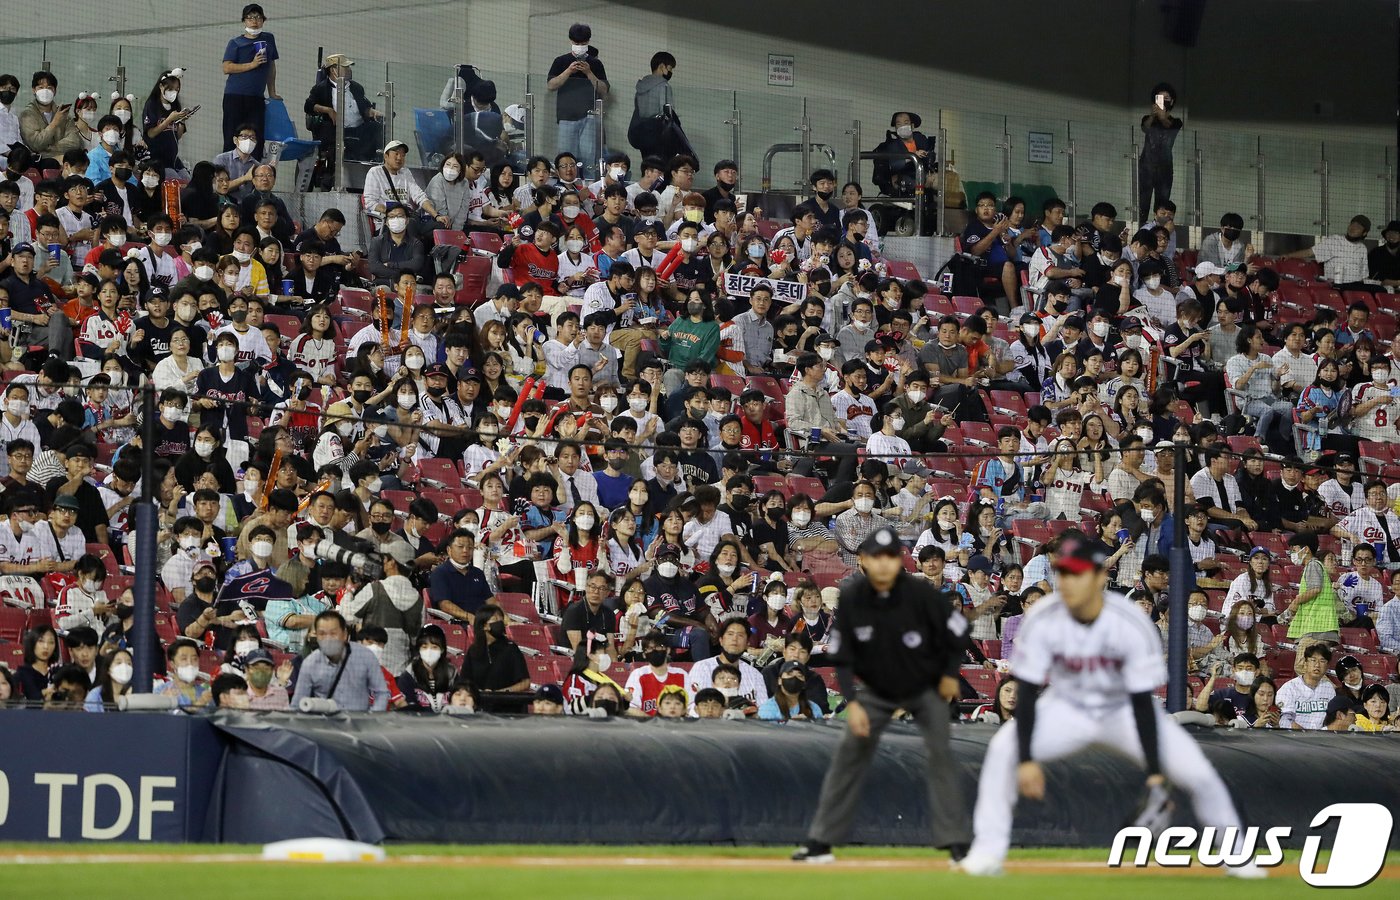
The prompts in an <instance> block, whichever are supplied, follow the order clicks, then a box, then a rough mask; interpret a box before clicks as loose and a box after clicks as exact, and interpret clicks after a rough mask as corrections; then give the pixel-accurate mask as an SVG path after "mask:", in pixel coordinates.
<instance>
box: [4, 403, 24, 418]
mask: <svg viewBox="0 0 1400 900" xmlns="http://www.w3.org/2000/svg"><path fill="white" fill-rule="evenodd" d="M5 410H6V411H7V412H9V414H10V415H12V416H15V417H17V418H20V419H23V418H24V417H25V416H27V415H29V401H28V400H11V401H9V402H8V403H6V404H5Z"/></svg>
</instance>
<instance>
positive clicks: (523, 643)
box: [506, 625, 554, 657]
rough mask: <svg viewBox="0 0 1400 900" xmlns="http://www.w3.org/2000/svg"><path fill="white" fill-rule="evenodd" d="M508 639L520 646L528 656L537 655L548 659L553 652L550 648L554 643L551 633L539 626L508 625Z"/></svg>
mask: <svg viewBox="0 0 1400 900" xmlns="http://www.w3.org/2000/svg"><path fill="white" fill-rule="evenodd" d="M506 637H508V638H510V639H511V640H512V641H515V643H517V644H519V645H520V649H521V650H523V651H524V652H525V653H526V655H529V654H531V653H536V654H539V655H540V656H545V657H548V656H549V655H550V654H551V653H552V652H553V651H552V650H551V649H550V647H551V645H552V644H553V643H554V642H553V641H552V640H551V639H550V637H549V632H548V631H546V630H545V629H544V628H543V627H541V626H539V625H507V626H506Z"/></svg>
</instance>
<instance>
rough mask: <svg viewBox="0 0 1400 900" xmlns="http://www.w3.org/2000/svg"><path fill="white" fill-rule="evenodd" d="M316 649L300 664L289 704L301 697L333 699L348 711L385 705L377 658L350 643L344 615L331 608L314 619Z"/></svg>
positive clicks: (298, 702) (382, 681)
mask: <svg viewBox="0 0 1400 900" xmlns="http://www.w3.org/2000/svg"><path fill="white" fill-rule="evenodd" d="M313 627H314V630H315V634H316V651H315V652H314V653H311V654H309V655H308V656H307V657H306V658H305V660H304V661H303V662H302V664H301V671H300V672H299V673H298V675H297V684H296V691H295V693H294V694H293V695H292V704H293V705H294V706H297V707H298V708H299V707H300V705H301V702H302V700H303V699H306V698H312V699H323V700H324V699H329V700H334V701H335V704H336V706H337V707H338V708H339V709H341V710H345V711H347V712H365V711H366V710H371V709H372V710H383V709H385V708H387V705H388V692H387V691H386V690H385V689H384V680H383V676H382V675H381V674H380V672H381V670H380V666H379V659H378V657H376V656H375V655H374V654H373V653H372V652H370V650H369V649H368V648H366V647H364V646H362V645H360V644H355V643H351V642H350V629H349V626H348V625H347V624H346V622H345V618H344V617H343V616H341V614H340V613H338V612H336V611H334V610H326V611H325V612H322V613H318V614H317V616H316V619H315V624H314V626H313Z"/></svg>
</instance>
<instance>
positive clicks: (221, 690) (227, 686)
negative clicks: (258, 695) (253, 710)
mask: <svg viewBox="0 0 1400 900" xmlns="http://www.w3.org/2000/svg"><path fill="white" fill-rule="evenodd" d="M209 697H210V700H211V701H212V702H213V705H214V706H215V707H216V708H218V709H249V708H250V707H249V706H248V682H247V681H246V680H244V678H243V676H242V675H235V674H233V673H231V672H224V673H222V674H220V675H218V676H216V677H215V678H214V680H213V682H212V683H210V685H209Z"/></svg>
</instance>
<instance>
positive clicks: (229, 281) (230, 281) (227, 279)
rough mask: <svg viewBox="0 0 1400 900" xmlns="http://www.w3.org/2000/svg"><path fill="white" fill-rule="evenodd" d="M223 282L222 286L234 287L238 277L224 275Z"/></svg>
mask: <svg viewBox="0 0 1400 900" xmlns="http://www.w3.org/2000/svg"><path fill="white" fill-rule="evenodd" d="M223 282H224V284H225V285H226V286H228V287H234V286H236V285H237V284H238V276H237V275H225V276H224V278H223Z"/></svg>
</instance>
